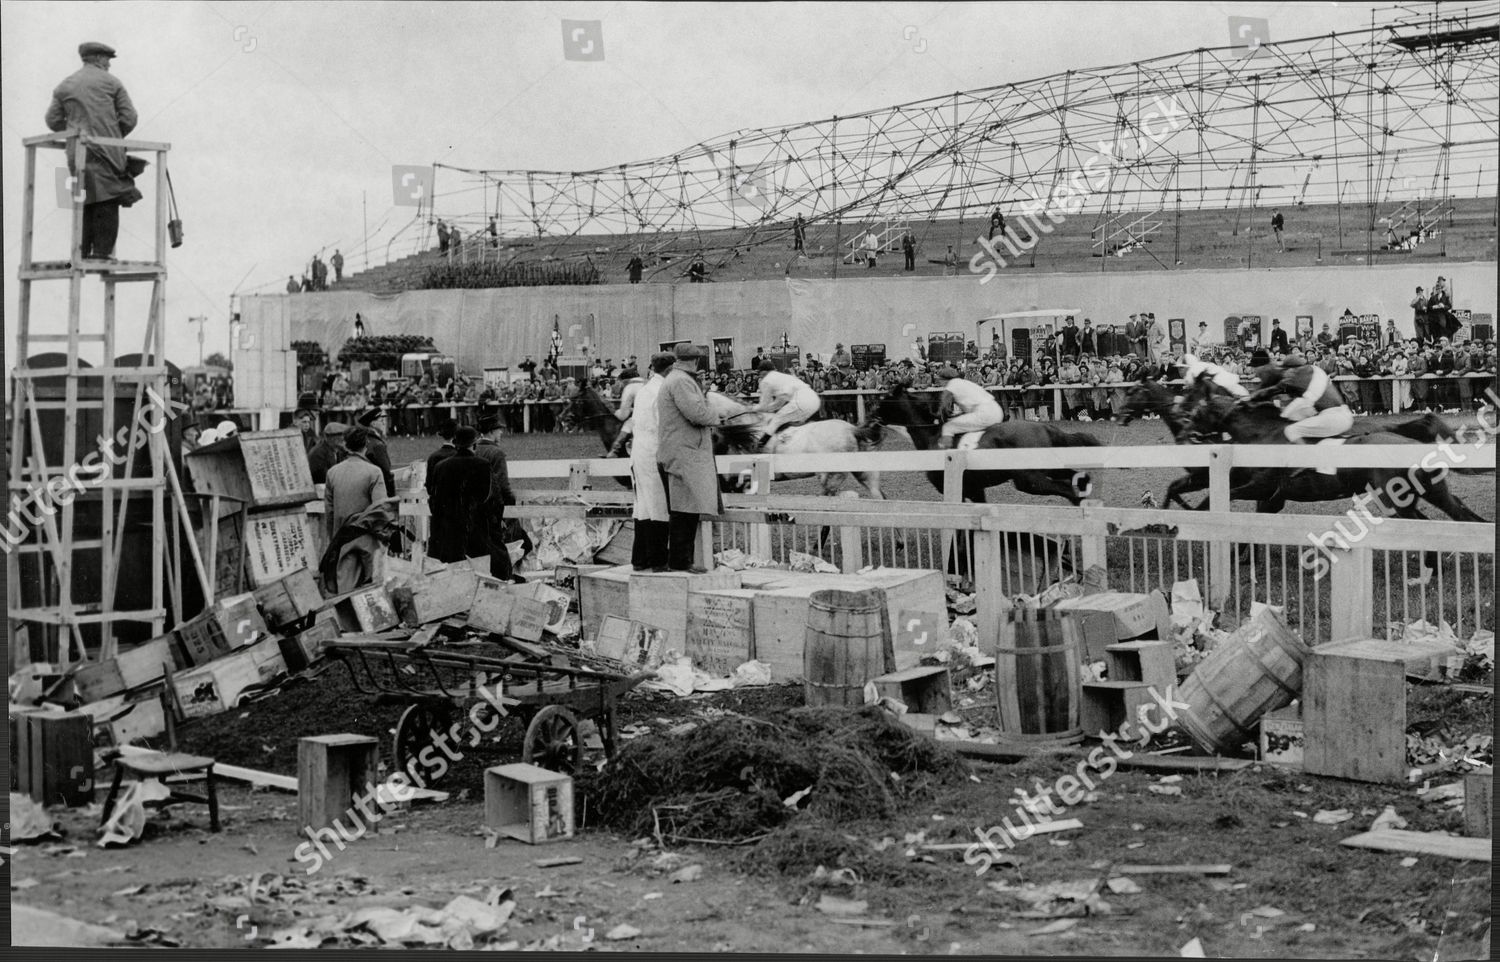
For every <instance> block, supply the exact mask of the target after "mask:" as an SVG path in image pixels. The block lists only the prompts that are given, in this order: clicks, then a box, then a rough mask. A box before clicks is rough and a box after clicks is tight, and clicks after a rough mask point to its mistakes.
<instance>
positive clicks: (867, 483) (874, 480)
mask: <svg viewBox="0 0 1500 962" xmlns="http://www.w3.org/2000/svg"><path fill="white" fill-rule="evenodd" d="M854 480H856V481H858V482H859V483H860V484H862V485H864V489H865V490H866V491H868V492H869V493H870V497H872V498H875V499H876V500H877V501H884V500H885V495H883V494H881V493H880V472H879V471H861V472H857V473H856V474H855V475H854Z"/></svg>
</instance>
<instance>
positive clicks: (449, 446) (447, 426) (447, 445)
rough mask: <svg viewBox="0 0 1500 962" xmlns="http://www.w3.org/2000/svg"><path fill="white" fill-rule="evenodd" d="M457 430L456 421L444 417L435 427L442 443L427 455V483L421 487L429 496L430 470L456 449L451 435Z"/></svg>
mask: <svg viewBox="0 0 1500 962" xmlns="http://www.w3.org/2000/svg"><path fill="white" fill-rule="evenodd" d="M457 431H458V422H457V421H455V420H453V419H452V418H444V419H443V422H442V423H441V424H439V425H438V429H437V433H438V437H440V438H442V439H443V443H442V444H440V445H438V448H437V450H436V451H434V452H432V453H431V454H429V455H427V483H426V484H425V485H423V487H425V488H426V489H427V494H428V496H429V497H430V496H431V495H432V472H433V470H434V469H435V468H436V467H437V466H438V465H439V464H441V463H442V461H443V459H445V458H448V457H451V456H452V454H453V452H454V451H456V450H458V449H457V448H455V447H454V446H453V435H454V434H455V433H456V432H457ZM475 440H478V435H477V434H476V435H475ZM473 446H474V445H473V444H470V445H469V447H471V448H472V447H473Z"/></svg>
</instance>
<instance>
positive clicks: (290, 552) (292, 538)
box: [246, 508, 317, 587]
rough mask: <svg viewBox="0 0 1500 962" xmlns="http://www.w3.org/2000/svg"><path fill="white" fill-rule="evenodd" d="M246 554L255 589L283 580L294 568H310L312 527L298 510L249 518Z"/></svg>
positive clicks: (311, 562) (312, 562)
mask: <svg viewBox="0 0 1500 962" xmlns="http://www.w3.org/2000/svg"><path fill="white" fill-rule="evenodd" d="M247 526H248V529H249V530H248V533H247V536H246V540H247V541H248V546H247V551H246V554H247V555H248V557H249V561H250V580H251V582H253V583H254V584H255V586H256V587H260V586H263V585H268V584H270V583H271V582H273V581H277V580H280V579H281V578H285V577H286V576H287V575H289V574H291V573H292V572H294V571H296V570H297V569H298V568H312V567H314V566H315V565H316V563H317V559H315V558H313V557H312V554H313V544H312V526H311V525H310V524H309V523H308V520H307V513H306V512H305V511H303V510H302V509H300V508H297V509H294V510H291V511H285V512H278V513H276V514H262V515H251V516H250V518H249V521H248V522H247Z"/></svg>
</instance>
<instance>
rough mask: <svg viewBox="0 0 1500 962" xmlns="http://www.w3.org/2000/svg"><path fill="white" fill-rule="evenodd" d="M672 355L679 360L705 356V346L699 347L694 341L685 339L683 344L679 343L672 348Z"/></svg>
mask: <svg viewBox="0 0 1500 962" xmlns="http://www.w3.org/2000/svg"><path fill="white" fill-rule="evenodd" d="M672 355H673V356H674V357H676V358H677V360H679V361H686V360H692V359H694V358H699V357H704V356H705V354H704V352H703V348H701V347H699V346H698V345H697V344H694V343H693V342H692V341H683V342H682V343H681V344H678V345H677V346H676V347H674V348H672Z"/></svg>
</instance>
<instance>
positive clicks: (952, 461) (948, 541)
mask: <svg viewBox="0 0 1500 962" xmlns="http://www.w3.org/2000/svg"><path fill="white" fill-rule="evenodd" d="M968 463H969V452H967V451H949V452H947V456H946V457H945V458H944V459H943V503H944V504H963V501H964V469H965V467H966V466H967V465H968ZM964 540H965V543H966V544H967V541H968V539H967V538H965V539H964ZM955 561H956V559H955V558H954V557H953V530H952V529H951V528H950V529H944V531H943V572H944V577H945V578H946V576H947V575H946V573H947V571H948V570H949V568H952V569H953V570H954V571H956V572H959V575H960V577H962V571H961V570H960V568H959V566H958V565H957V564H955V563H954V562H955ZM973 561H974V559H973V558H970V559H969V564H970V570H969V575H970V576H971V577H972V576H973V575H974V571H973Z"/></svg>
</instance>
